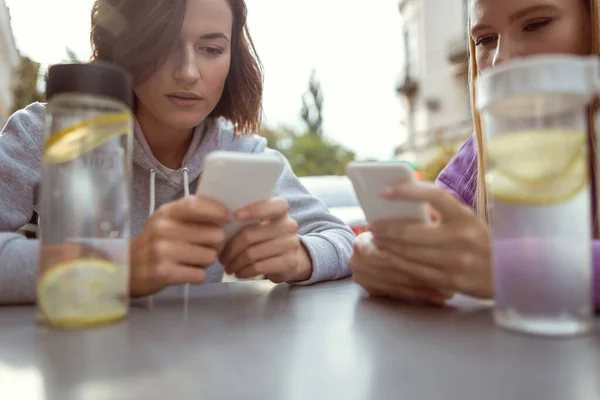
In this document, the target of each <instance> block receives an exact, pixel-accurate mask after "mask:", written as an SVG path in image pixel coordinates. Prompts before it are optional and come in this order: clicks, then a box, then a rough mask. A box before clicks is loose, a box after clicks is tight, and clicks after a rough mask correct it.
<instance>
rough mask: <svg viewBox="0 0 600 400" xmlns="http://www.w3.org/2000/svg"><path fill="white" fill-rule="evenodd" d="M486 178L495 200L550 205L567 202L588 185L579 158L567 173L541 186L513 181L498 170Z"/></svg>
mask: <svg viewBox="0 0 600 400" xmlns="http://www.w3.org/2000/svg"><path fill="white" fill-rule="evenodd" d="M486 180H487V182H488V184H489V190H490V195H491V196H492V197H493V198H494V199H496V200H500V201H503V202H506V203H512V204H523V205H552V204H559V203H564V202H567V201H569V200H571V199H573V198H574V197H575V196H577V195H578V194H579V193H581V192H582V191H583V190H584V189H585V188H586V186H587V185H588V174H587V169H586V164H585V163H584V162H583V159H581V158H580V159H579V160H577V161H576V162H575V164H574V165H573V167H572V169H571V171H570V172H569V173H568V174H567V175H565V176H564V177H563V178H561V179H560V180H556V181H553V182H549V183H547V184H546V185H543V186H540V185H539V184H538V185H534V184H526V183H523V182H518V181H515V180H513V179H511V178H509V177H507V176H506V175H504V174H503V172H502V171H499V170H492V171H490V172H488V174H487V177H486Z"/></svg>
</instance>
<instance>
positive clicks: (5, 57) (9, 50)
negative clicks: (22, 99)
mask: <svg viewBox="0 0 600 400" xmlns="http://www.w3.org/2000/svg"><path fill="white" fill-rule="evenodd" d="M19 60H20V56H19V51H18V50H17V46H16V45H15V38H14V36H13V33H12V29H11V26H10V12H9V10H8V7H7V6H6V3H5V2H4V0H0V128H1V127H2V126H4V123H5V122H6V120H7V119H8V117H9V113H10V111H11V107H12V90H11V87H12V82H13V77H14V75H15V69H16V68H17V66H18V64H19Z"/></svg>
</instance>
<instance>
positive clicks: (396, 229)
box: [369, 220, 449, 246]
mask: <svg viewBox="0 0 600 400" xmlns="http://www.w3.org/2000/svg"><path fill="white" fill-rule="evenodd" d="M369 229H370V231H371V233H372V234H373V237H374V238H375V239H376V240H378V239H386V240H391V241H395V242H397V243H401V244H414V245H423V246H440V245H442V244H444V243H445V242H448V240H449V239H448V238H449V236H448V235H443V234H441V230H440V228H439V227H438V226H435V225H428V224H424V223H422V222H408V221H401V220H388V221H386V220H381V221H376V222H374V223H372V224H371V225H370V228H369Z"/></svg>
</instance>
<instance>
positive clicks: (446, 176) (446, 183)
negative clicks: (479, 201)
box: [436, 136, 600, 311]
mask: <svg viewBox="0 0 600 400" xmlns="http://www.w3.org/2000/svg"><path fill="white" fill-rule="evenodd" d="M475 147H476V145H475V137H474V136H471V137H470V138H469V140H467V141H466V142H465V144H463V146H462V147H461V148H460V150H459V151H458V153H457V154H456V155H455V156H454V158H452V160H451V161H450V162H449V163H448V165H447V166H446V168H444V170H443V171H442V172H441V173H440V175H439V176H438V178H437V181H436V183H437V184H438V185H439V186H440V187H442V188H443V189H444V190H446V191H448V192H449V193H451V194H452V195H454V196H455V197H456V198H458V199H459V200H460V201H461V202H463V203H465V204H467V205H469V206H470V207H471V208H473V209H474V208H475V202H476V198H475V191H476V188H477V157H476V148H475ZM592 246H593V247H592V254H593V260H594V278H593V280H594V301H595V304H596V309H597V310H599V311H600V241H598V240H594V241H593V244H592Z"/></svg>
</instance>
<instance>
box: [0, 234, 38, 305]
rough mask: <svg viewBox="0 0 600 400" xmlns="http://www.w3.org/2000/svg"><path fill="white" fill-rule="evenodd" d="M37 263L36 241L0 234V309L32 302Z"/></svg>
mask: <svg viewBox="0 0 600 400" xmlns="http://www.w3.org/2000/svg"><path fill="white" fill-rule="evenodd" d="M38 259H39V241H37V240H27V239H26V238H24V237H23V236H21V235H19V234H16V233H5V232H2V233H0V260H1V262H0V305H16V304H31V303H34V302H35V298H36V277H37V267H38Z"/></svg>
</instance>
